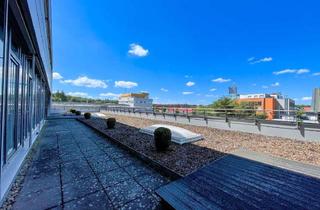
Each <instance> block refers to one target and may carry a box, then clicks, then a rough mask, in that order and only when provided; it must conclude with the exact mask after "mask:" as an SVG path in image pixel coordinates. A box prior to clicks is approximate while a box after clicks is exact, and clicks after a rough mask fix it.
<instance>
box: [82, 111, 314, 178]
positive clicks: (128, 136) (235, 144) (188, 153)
mask: <svg viewBox="0 0 320 210" xmlns="http://www.w3.org/2000/svg"><path fill="white" fill-rule="evenodd" d="M107 117H114V118H116V119H117V123H116V126H115V129H107V128H106V123H105V120H104V119H101V118H92V119H89V120H85V119H80V120H81V121H83V122H84V123H86V124H88V125H90V126H92V127H95V128H96V129H98V130H100V131H101V132H103V133H105V134H106V135H108V136H110V137H112V138H114V139H116V140H118V141H120V142H121V143H123V144H125V145H127V146H129V147H131V148H133V149H134V150H136V151H138V152H140V153H142V154H144V155H146V156H148V157H149V158H151V159H152V160H154V161H156V162H158V163H160V164H161V165H163V166H165V167H167V168H169V169H171V170H173V171H174V172H176V173H178V174H180V175H187V174H189V173H191V172H193V171H194V170H196V169H198V168H200V167H202V166H203V165H205V164H207V163H208V162H210V161H213V160H215V159H217V158H220V157H222V156H223V155H225V154H227V153H231V152H234V151H235V150H238V149H240V148H245V149H247V150H251V151H256V152H265V153H268V154H271V155H274V156H278V157H283V158H286V159H291V160H295V161H301V162H304V163H309V164H313V165H320V144H319V143H311V142H302V141H296V140H290V139H285V138H279V137H269V136H263V135H257V134H250V133H244V132H236V131H225V130H219V129H215V128H208V127H201V126H191V125H185V124H177V123H171V122H165V124H169V125H174V126H179V127H182V128H185V129H188V130H190V131H192V132H195V133H199V134H202V135H203V136H204V140H202V141H198V142H194V143H190V144H185V145H177V144H174V143H172V144H171V146H170V149H169V150H168V151H166V152H160V153H159V152H156V149H155V146H154V142H153V137H152V136H150V135H147V134H143V133H140V132H139V129H140V128H143V127H146V126H150V125H153V124H159V123H163V121H159V120H149V119H141V118H137V117H128V116H122V115H115V114H108V115H107Z"/></svg>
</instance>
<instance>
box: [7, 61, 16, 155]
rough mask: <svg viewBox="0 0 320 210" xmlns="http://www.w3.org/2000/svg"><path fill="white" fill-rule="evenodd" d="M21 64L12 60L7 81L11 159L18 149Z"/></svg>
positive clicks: (8, 134)
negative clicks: (18, 93)
mask: <svg viewBox="0 0 320 210" xmlns="http://www.w3.org/2000/svg"><path fill="white" fill-rule="evenodd" d="M18 71H19V64H18V63H17V62H16V61H15V60H14V59H13V58H11V59H10V62H9V69H8V80H7V115H6V151H7V158H9V157H10V156H11V155H12V153H13V151H14V149H15V148H16V146H17V145H16V144H17V142H16V124H17V119H16V111H17V105H18V104H17V99H18V97H17V92H18V90H17V87H18V86H17V84H18V83H17V80H18Z"/></svg>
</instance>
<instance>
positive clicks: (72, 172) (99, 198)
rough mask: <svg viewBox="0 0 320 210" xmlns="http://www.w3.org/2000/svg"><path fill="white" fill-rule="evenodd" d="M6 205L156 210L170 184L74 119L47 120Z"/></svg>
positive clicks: (23, 207)
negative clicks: (160, 192)
mask: <svg viewBox="0 0 320 210" xmlns="http://www.w3.org/2000/svg"><path fill="white" fill-rule="evenodd" d="M23 168H24V170H21V172H20V174H19V175H18V178H17V180H16V183H15V184H14V187H13V188H12V190H11V192H10V193H9V195H8V198H7V200H6V201H5V203H4V206H3V207H4V208H11V207H13V209H26V207H28V209H61V208H63V209H112V208H115V209H119V208H121V209H130V208H131V209H137V208H144V209H154V208H157V206H159V202H160V199H159V197H158V196H156V195H155V193H154V190H155V189H157V188H158V187H160V186H162V185H164V184H166V183H167V182H168V179H167V178H165V177H163V176H162V175H160V174H159V173H157V172H156V171H155V170H153V169H151V168H150V167H148V166H147V165H146V164H145V163H143V162H141V161H140V160H138V159H137V158H135V157H133V156H132V155H130V154H129V153H128V152H127V151H125V150H123V149H121V148H119V147H117V146H116V145H115V144H113V143H111V142H110V141H108V140H107V139H105V138H104V137H102V136H100V135H99V134H97V133H95V132H94V131H93V130H92V129H90V128H88V127H87V126H85V125H83V124H81V123H80V122H78V121H76V120H75V119H55V120H48V121H47V124H46V126H45V128H44V130H43V131H42V133H41V135H40V137H39V139H38V143H37V144H36V145H35V146H34V148H33V153H32V154H30V155H29V161H26V163H25V165H24V166H23Z"/></svg>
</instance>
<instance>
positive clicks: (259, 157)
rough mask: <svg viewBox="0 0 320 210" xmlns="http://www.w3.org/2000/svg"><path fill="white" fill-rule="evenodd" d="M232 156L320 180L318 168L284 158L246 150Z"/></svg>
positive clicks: (319, 168)
mask: <svg viewBox="0 0 320 210" xmlns="http://www.w3.org/2000/svg"><path fill="white" fill-rule="evenodd" d="M233 154H234V155H236V156H240V157H243V158H247V159H250V160H255V161H258V162H262V163H266V164H268V165H273V166H276V167H279V168H284V169H288V170H290V171H295V172H298V173H302V174H305V175H308V176H313V177H316V178H320V167H318V166H314V165H308V164H304V163H301V162H297V161H292V160H287V159H284V158H279V157H274V156H271V155H267V154H263V153H258V152H252V151H247V150H239V151H237V152H234V153H233Z"/></svg>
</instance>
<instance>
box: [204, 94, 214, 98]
mask: <svg viewBox="0 0 320 210" xmlns="http://www.w3.org/2000/svg"><path fill="white" fill-rule="evenodd" d="M205 97H208V98H209V97H216V96H215V95H213V94H206V95H205Z"/></svg>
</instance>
